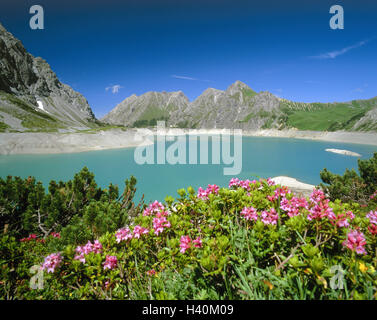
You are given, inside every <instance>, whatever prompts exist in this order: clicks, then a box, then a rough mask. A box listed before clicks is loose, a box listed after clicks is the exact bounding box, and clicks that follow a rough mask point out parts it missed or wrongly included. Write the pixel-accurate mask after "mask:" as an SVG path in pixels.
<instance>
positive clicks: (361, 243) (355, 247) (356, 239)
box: [343, 230, 367, 254]
mask: <svg viewBox="0 0 377 320" xmlns="http://www.w3.org/2000/svg"><path fill="white" fill-rule="evenodd" d="M366 244H367V243H366V241H365V237H364V234H363V233H362V232H359V231H357V230H351V231H350V232H348V234H347V239H346V240H345V241H344V242H343V246H345V247H347V248H348V249H350V250H351V251H356V253H358V254H367V252H366V250H365V248H364V247H365V245H366Z"/></svg>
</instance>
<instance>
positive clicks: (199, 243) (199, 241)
mask: <svg viewBox="0 0 377 320" xmlns="http://www.w3.org/2000/svg"><path fill="white" fill-rule="evenodd" d="M192 243H193V244H194V247H195V248H201V247H202V245H203V244H202V239H200V237H197V238H196V239H195V240H193V241H192Z"/></svg>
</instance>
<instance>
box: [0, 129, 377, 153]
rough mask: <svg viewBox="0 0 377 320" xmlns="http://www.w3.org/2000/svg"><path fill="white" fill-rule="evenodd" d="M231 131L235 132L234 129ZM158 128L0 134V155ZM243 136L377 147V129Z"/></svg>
mask: <svg viewBox="0 0 377 320" xmlns="http://www.w3.org/2000/svg"><path fill="white" fill-rule="evenodd" d="M165 132H166V134H167V135H172V136H177V135H182V134H190V135H199V134H208V135H213V134H221V133H226V132H227V130H225V129H198V130H196V129H190V130H189V129H183V130H182V129H174V128H170V129H169V128H166V131H165ZM231 132H232V131H231ZM148 134H156V129H129V130H126V131H123V130H120V129H112V130H103V131H97V132H91V133H87V132H75V133H44V132H31V133H0V155H6V154H51V153H75V152H86V151H95V150H106V149H119V148H129V147H136V146H141V145H148V144H152V143H153V140H152V138H153V137H152V136H148ZM242 135H243V136H252V137H275V138H295V139H308V140H319V141H329V142H342V143H355V144H366V145H375V146H377V133H375V132H343V131H338V132H320V131H299V130H274V129H268V130H256V131H245V130H243V131H242Z"/></svg>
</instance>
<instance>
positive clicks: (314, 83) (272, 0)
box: [0, 0, 377, 118]
mask: <svg viewBox="0 0 377 320" xmlns="http://www.w3.org/2000/svg"><path fill="white" fill-rule="evenodd" d="M303 3H305V4H303ZM34 4H39V5H42V6H43V8H44V11H45V29H44V30H31V29H30V27H29V19H30V17H31V16H32V15H31V14H29V8H30V7H31V6H32V5H34ZM334 4H339V5H342V6H343V8H344V29H343V30H332V29H330V27H329V20H330V18H331V14H330V13H329V9H330V7H331V6H332V5H334ZM376 16H377V1H375V0H371V1H368V0H359V1H355V0H343V1H342V0H337V1H335V0H334V1H329V0H314V1H308V0H306V1H296V0H264V1H251V0H250V1H246V0H200V1H199V0H191V1H187V0H175V1H172V0H153V1H152V0H123V1H120V0H119V1H116V0H107V1H99V0H85V1H84V0H75V1H72V0H65V1H57V0H38V1H36V0H33V1H29V0H2V1H1V4H0V22H1V23H2V24H3V25H4V26H5V28H7V29H8V31H10V32H11V33H13V34H14V35H15V36H16V37H17V38H19V39H20V40H21V41H22V43H23V44H24V46H25V47H26V49H27V50H28V51H29V52H30V53H32V54H33V55H35V56H41V57H43V58H44V59H46V60H47V62H48V63H49V64H50V65H51V67H52V69H53V70H54V71H55V72H56V74H57V75H58V77H59V79H60V80H61V81H62V82H64V83H67V84H69V85H70V86H72V87H73V88H74V89H75V90H77V91H79V92H80V93H82V94H83V95H84V96H85V97H86V98H87V99H88V101H89V104H90V105H91V107H92V109H93V111H94V113H95V114H96V116H97V117H98V118H100V117H102V116H103V115H104V114H106V113H107V112H108V111H110V110H111V109H112V108H113V107H115V105H116V104H117V103H119V102H121V101H122V100H124V99H125V98H126V97H128V96H130V95H131V94H133V93H135V94H137V95H140V94H142V93H144V92H146V91H163V90H165V91H177V90H182V91H183V92H184V93H185V94H186V95H187V96H188V98H189V99H190V100H194V99H195V98H196V97H197V96H199V95H200V94H201V93H202V92H203V91H204V90H205V89H206V88H208V87H213V88H217V89H221V90H225V89H226V88H227V87H228V86H229V85H230V84H231V83H233V82H234V81H236V80H241V81H243V82H245V83H246V84H248V85H249V86H250V87H251V88H253V89H254V90H256V91H265V90H267V91H270V92H272V93H274V94H276V95H278V96H280V97H283V98H286V99H291V100H294V101H305V102H315V101H318V102H333V101H349V100H352V99H363V98H365V99H366V98H371V97H374V96H376V95H377V81H376V80H377V18H376Z"/></svg>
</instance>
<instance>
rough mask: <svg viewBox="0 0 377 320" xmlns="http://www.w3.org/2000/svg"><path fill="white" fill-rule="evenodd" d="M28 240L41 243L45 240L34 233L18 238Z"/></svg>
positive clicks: (22, 240)
mask: <svg viewBox="0 0 377 320" xmlns="http://www.w3.org/2000/svg"><path fill="white" fill-rule="evenodd" d="M29 241H36V242H42V243H44V242H45V240H44V239H38V237H37V235H36V234H35V233H31V234H30V235H29V236H28V237H27V238H22V239H20V242H29Z"/></svg>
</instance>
